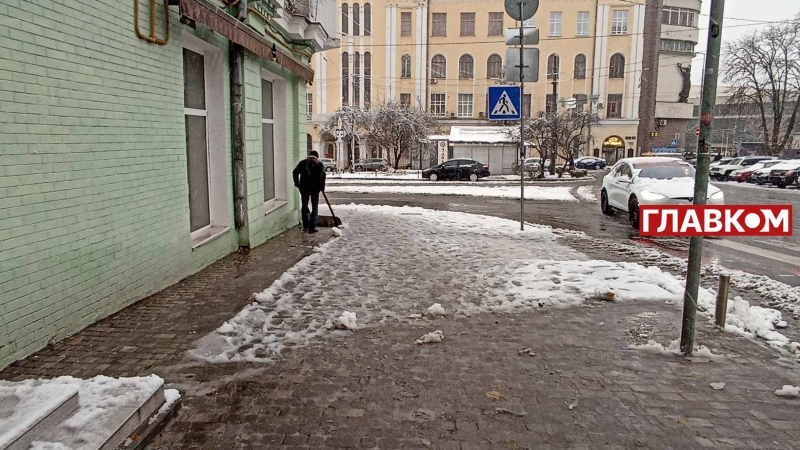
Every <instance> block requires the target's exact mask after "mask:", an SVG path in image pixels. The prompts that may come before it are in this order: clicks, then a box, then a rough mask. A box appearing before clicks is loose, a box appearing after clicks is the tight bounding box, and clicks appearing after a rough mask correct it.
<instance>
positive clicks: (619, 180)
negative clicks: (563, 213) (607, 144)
mask: <svg viewBox="0 0 800 450" xmlns="http://www.w3.org/2000/svg"><path fill="white" fill-rule="evenodd" d="M694 173H695V170H694V167H692V166H691V164H688V163H686V162H683V161H677V160H675V159H674V158H662V157H643V158H626V159H621V160H619V161H618V162H617V163H616V164H615V165H614V167H613V168H612V169H611V172H609V173H608V175H606V176H605V177H603V188H602V189H601V191H600V208H601V209H602V211H603V214H608V215H611V214H613V213H614V212H615V211H617V210H619V211H624V212H627V213H628V220H629V221H630V223H631V226H633V227H634V228H638V227H639V206H640V205H689V204H691V203H692V201H693V199H694ZM706 203H707V204H709V205H723V204H725V197H724V194H723V193H722V191H721V190H720V189H719V188H717V187H716V186H713V185H709V186H708V198H707V200H706Z"/></svg>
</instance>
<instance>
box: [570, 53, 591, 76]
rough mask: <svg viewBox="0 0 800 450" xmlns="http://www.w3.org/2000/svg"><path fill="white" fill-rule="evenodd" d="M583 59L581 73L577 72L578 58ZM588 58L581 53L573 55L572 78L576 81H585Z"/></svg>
mask: <svg viewBox="0 0 800 450" xmlns="http://www.w3.org/2000/svg"><path fill="white" fill-rule="evenodd" d="M581 57H582V58H583V71H582V72H581V71H579V70H578V58H581ZM587 61H588V58H587V57H586V55H585V54H583V53H578V54H577V55H575V58H574V59H573V60H572V76H573V78H574V79H576V80H585V79H586V66H587V64H588V63H587Z"/></svg>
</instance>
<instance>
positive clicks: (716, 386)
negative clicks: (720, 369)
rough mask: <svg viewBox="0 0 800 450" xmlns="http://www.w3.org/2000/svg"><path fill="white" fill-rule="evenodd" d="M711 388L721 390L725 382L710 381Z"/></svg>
mask: <svg viewBox="0 0 800 450" xmlns="http://www.w3.org/2000/svg"><path fill="white" fill-rule="evenodd" d="M711 389H713V390H715V391H721V390H723V389H725V383H711Z"/></svg>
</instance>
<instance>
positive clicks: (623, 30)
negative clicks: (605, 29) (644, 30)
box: [611, 9, 630, 36]
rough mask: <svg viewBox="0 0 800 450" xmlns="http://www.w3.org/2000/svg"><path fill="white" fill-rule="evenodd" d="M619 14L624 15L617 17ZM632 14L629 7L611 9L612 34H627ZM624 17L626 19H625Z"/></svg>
mask: <svg viewBox="0 0 800 450" xmlns="http://www.w3.org/2000/svg"><path fill="white" fill-rule="evenodd" d="M617 14H619V15H621V16H624V18H623V17H617ZM629 16H630V14H629V12H628V10H627V9H615V10H613V11H611V35H612V36H625V35H627V34H628V22H629V20H630V17H629ZM623 19H624V21H623Z"/></svg>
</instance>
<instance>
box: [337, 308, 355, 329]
mask: <svg viewBox="0 0 800 450" xmlns="http://www.w3.org/2000/svg"><path fill="white" fill-rule="evenodd" d="M334 326H336V328H341V329H343V330H355V329H357V328H358V324H357V323H356V313H353V312H350V311H344V312H342V315H341V316H339V318H338V319H336V322H335V323H334Z"/></svg>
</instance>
